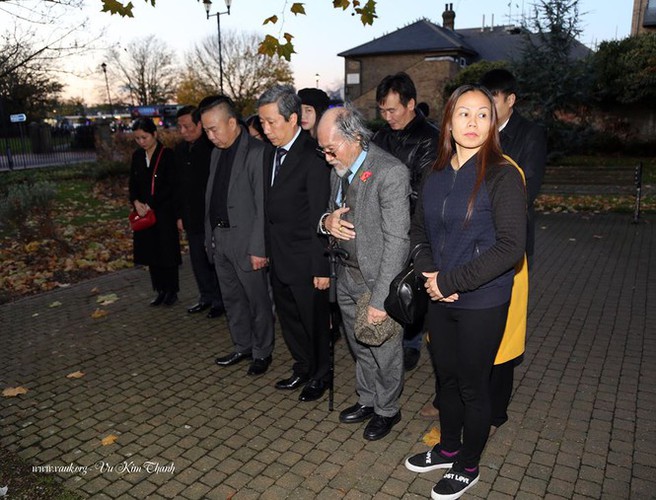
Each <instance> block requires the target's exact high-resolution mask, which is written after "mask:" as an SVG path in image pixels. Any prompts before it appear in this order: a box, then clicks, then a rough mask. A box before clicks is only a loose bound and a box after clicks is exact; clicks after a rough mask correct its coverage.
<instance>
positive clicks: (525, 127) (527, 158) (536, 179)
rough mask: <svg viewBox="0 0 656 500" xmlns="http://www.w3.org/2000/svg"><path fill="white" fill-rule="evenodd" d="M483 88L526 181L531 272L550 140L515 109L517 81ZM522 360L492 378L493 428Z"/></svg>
mask: <svg viewBox="0 0 656 500" xmlns="http://www.w3.org/2000/svg"><path fill="white" fill-rule="evenodd" d="M480 83H481V85H483V86H484V87H487V88H488V90H490V92H492V95H493V96H494V107H495V108H496V110H497V117H498V123H499V139H500V140H501V149H502V150H503V153H504V154H506V155H508V156H510V158H512V159H513V160H514V161H515V163H517V165H519V168H521V169H522V170H523V171H524V176H525V178H526V198H527V200H526V201H527V205H528V211H527V215H528V217H527V221H528V222H527V227H526V257H527V259H528V264H529V269H530V267H531V264H532V262H533V252H534V249H535V207H534V203H535V199H536V198H537V196H538V194H539V193H540V187H541V186H542V179H544V171H545V168H546V164H547V137H546V133H545V130H544V128H543V127H541V126H540V125H538V124H536V123H533V122H532V121H530V120H527V119H526V118H524V117H523V116H522V115H520V114H519V112H518V111H517V110H516V109H514V106H515V103H516V101H517V81H516V80H515V77H514V76H513V74H512V73H511V72H510V71H508V70H506V69H493V70H491V71H488V72H487V73H485V74H484V75H483V76H482V77H481V81H480ZM521 359H522V356H520V357H519V358H516V359H512V360H510V361H507V362H506V363H502V364H499V365H494V367H493V368H492V375H491V378H490V394H491V398H492V425H494V426H495V427H499V426H500V425H503V424H504V423H505V422H506V421H507V420H508V413H507V410H508V404H509V403H510V397H511V395H512V388H513V378H514V370H515V365H517V364H519V362H521Z"/></svg>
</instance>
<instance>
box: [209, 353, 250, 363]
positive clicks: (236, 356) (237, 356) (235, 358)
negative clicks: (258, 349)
mask: <svg viewBox="0 0 656 500" xmlns="http://www.w3.org/2000/svg"><path fill="white" fill-rule="evenodd" d="M245 359H251V353H250V352H233V353H232V354H228V355H227V356H221V357H220V358H216V359H215V360H214V362H215V363H216V364H217V365H219V366H230V365H234V364H236V363H239V362H240V361H243V360H245Z"/></svg>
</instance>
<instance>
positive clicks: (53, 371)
mask: <svg viewBox="0 0 656 500" xmlns="http://www.w3.org/2000/svg"><path fill="white" fill-rule="evenodd" d="M629 220H630V216H629V215H594V216H589V217H586V216H582V215H576V214H569V215H543V216H541V217H540V218H539V220H538V231H537V232H538V236H537V237H538V249H539V260H538V261H537V264H536V266H535V267H534V270H533V277H532V289H531V303H530V306H529V308H530V315H529V331H530V333H529V341H528V347H527V353H526V360H525V362H524V364H523V365H522V366H521V367H520V368H519V369H518V371H517V380H516V390H515V394H514V398H513V401H512V403H511V415H510V421H509V422H508V423H507V424H506V425H504V426H503V427H501V428H500V429H499V430H498V431H497V432H496V433H495V434H494V435H493V436H492V437H491V439H490V441H489V443H488V446H487V448H486V452H485V454H484V456H483V461H482V464H483V467H482V474H481V481H480V482H479V484H478V485H477V486H476V487H475V488H474V489H473V490H472V492H471V495H469V498H490V499H511V498H521V499H532V498H534V499H542V498H550V499H560V498H594V499H598V498H604V499H606V498H609V499H623V498H626V499H629V498H630V499H650V498H651V499H653V498H656V493H655V492H656V384H655V382H656V373H655V372H656V368H655V367H656V342H655V341H656V295H655V292H656V217H654V216H649V217H647V218H646V220H645V221H644V222H643V223H642V224H640V225H638V226H633V225H631V224H629ZM181 281H182V288H183V290H184V291H183V293H182V294H181V299H182V300H181V302H180V303H179V304H178V305H176V306H174V307H172V308H170V309H161V308H157V309H155V308H151V307H148V305H147V304H148V301H149V299H150V298H151V292H150V290H149V286H148V282H149V280H148V275H147V273H146V272H145V271H143V270H138V269H132V270H127V271H123V272H118V273H115V274H112V275H108V276H105V277H102V278H98V279H94V280H92V281H88V282H85V283H82V284H79V285H75V286H71V287H70V288H66V289H61V290H58V291H55V292H50V293H46V294H42V295H39V296H36V297H32V298H27V299H24V300H21V301H18V302H15V303H12V304H6V305H3V306H0V325H1V326H0V346H1V347H0V388H5V387H8V386H11V387H13V386H19V385H20V386H24V387H26V388H27V389H28V390H29V392H27V394H24V395H21V396H18V397H16V398H2V397H0V443H2V445H4V446H7V447H9V448H10V449H12V450H14V451H17V452H18V453H19V455H20V456H21V457H23V458H25V459H27V460H29V461H30V462H31V463H32V464H33V465H35V466H43V467H44V468H45V467H47V466H51V467H55V466H69V469H71V470H68V471H60V472H57V473H51V474H54V475H56V476H58V477H60V478H61V479H62V480H63V481H64V482H65V484H66V486H67V487H69V488H71V489H72V490H75V491H76V492H78V493H80V494H81V495H83V496H85V497H89V498H94V499H106V498H125V499H131V498H136V499H144V498H153V499H157V498H180V499H190V500H191V499H201V498H202V499H205V498H207V499H213V498H216V499H227V498H235V499H251V498H252V499H255V498H263V499H282V498H292V499H305V498H307V499H313V498H322V499H333V498H348V499H356V498H376V499H381V500H382V499H397V498H404V499H413V498H428V497H429V496H430V490H431V488H432V486H433V484H434V483H435V482H436V481H437V480H438V479H439V477H440V476H441V474H442V473H441V472H439V471H436V472H432V473H428V474H424V475H418V474H414V473H411V472H409V471H407V470H406V469H405V467H404V466H403V465H402V463H403V460H404V458H405V457H406V456H407V455H409V454H411V453H416V452H420V451H423V450H426V449H427V448H426V446H425V445H424V444H422V442H421V437H422V436H423V435H424V434H425V433H426V432H427V431H428V430H430V429H431V427H432V426H433V425H434V424H435V423H434V422H430V421H426V420H421V419H419V418H417V412H418V411H419V409H420V408H421V407H422V406H423V405H424V404H425V403H426V402H428V401H429V400H430V399H431V388H432V386H433V378H432V373H431V368H430V364H429V362H428V360H427V356H426V355H425V353H424V355H423V356H422V360H421V362H420V365H419V367H418V368H417V369H416V370H414V371H413V372H411V373H410V374H409V375H408V376H407V380H406V386H405V390H404V393H403V395H402V408H403V420H402V422H401V423H400V424H399V425H397V426H396V427H395V428H394V430H393V431H392V433H391V434H390V436H388V437H387V438H386V439H383V440H381V441H377V442H367V441H365V440H364V439H363V438H362V429H363V425H361V424H357V425H343V424H339V423H338V420H337V417H338V411H337V410H339V409H342V408H344V407H345V406H347V405H349V404H351V403H353V402H355V397H354V393H353V391H354V384H353V373H354V370H353V362H352V360H351V357H350V355H349V353H348V350H347V347H346V345H345V342H344V341H343V339H342V340H340V342H339V343H338V345H337V354H336V358H337V378H336V385H337V387H338V388H337V391H336V394H335V406H336V411H333V412H332V413H329V412H328V411H327V402H326V400H325V399H324V400H322V401H319V402H316V403H304V404H301V403H299V402H298V401H297V400H296V398H297V393H288V392H280V391H276V390H275V389H274V388H273V383H274V382H275V381H276V380H277V379H278V378H281V377H283V376H286V375H287V374H288V372H289V367H290V357H289V354H288V353H287V350H286V348H285V346H284V343H283V341H282V339H281V337H280V336H279V335H278V338H277V346H276V349H275V352H274V362H273V365H272V367H271V369H270V370H269V372H267V373H266V374H265V375H264V376H262V377H259V378H251V377H248V376H246V369H247V366H246V365H245V364H239V365H237V366H234V367H229V368H219V367H217V366H215V365H214V364H213V359H214V357H215V356H216V355H217V354H223V353H227V352H228V351H229V350H230V345H231V342H230V339H229V335H228V332H227V329H226V324H225V320H224V319H223V318H222V319H218V320H208V319H206V318H204V317H196V316H193V317H192V316H189V315H187V314H186V312H185V309H184V306H186V305H189V304H191V303H193V299H194V292H193V290H194V286H193V282H192V278H191V273H190V270H189V266H188V265H187V264H185V266H184V267H183V272H182V277H181ZM111 293H113V294H116V295H117V297H118V300H117V301H116V302H114V303H112V304H109V305H106V306H100V305H99V304H98V303H97V299H98V294H111ZM97 308H100V309H101V310H103V311H106V312H107V315H106V316H104V317H101V318H98V319H94V318H92V313H93V312H94V311H95V310H96V309H97ZM78 370H79V371H82V372H84V374H85V375H84V376H83V377H82V378H79V379H71V378H67V377H66V375H67V374H70V373H72V372H76V371H78ZM111 434H113V435H116V436H118V439H117V440H116V442H115V443H114V444H110V445H108V446H103V445H101V439H102V438H105V437H106V436H108V435H111ZM148 462H150V463H152V464H151V465H148ZM154 464H158V465H157V466H156V465H154ZM85 467H86V469H84V468H85ZM75 469H76V470H75ZM44 470H45V469H44ZM45 473H46V472H44V474H45ZM1 486H3V485H0V487H1ZM9 493H10V494H11V491H10V492H9Z"/></svg>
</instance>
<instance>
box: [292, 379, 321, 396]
mask: <svg viewBox="0 0 656 500" xmlns="http://www.w3.org/2000/svg"><path fill="white" fill-rule="evenodd" d="M326 387H327V384H324V383H323V380H317V379H313V380H310V381H309V382H308V383H307V385H306V386H305V387H303V390H302V391H301V394H299V396H298V400H299V401H316V400H317V399H319V398H320V397H321V396H323V393H324V392H326Z"/></svg>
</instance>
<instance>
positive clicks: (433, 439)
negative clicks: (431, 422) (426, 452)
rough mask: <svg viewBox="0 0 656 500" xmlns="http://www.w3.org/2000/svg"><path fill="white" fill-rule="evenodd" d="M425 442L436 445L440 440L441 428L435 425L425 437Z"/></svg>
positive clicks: (428, 444)
mask: <svg viewBox="0 0 656 500" xmlns="http://www.w3.org/2000/svg"><path fill="white" fill-rule="evenodd" d="M423 441H424V444H425V445H427V446H435V445H436V444H437V443H439V442H440V430H439V429H438V428H437V427H433V428H432V429H431V430H430V431H428V433H427V434H426V435H424V438H423Z"/></svg>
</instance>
